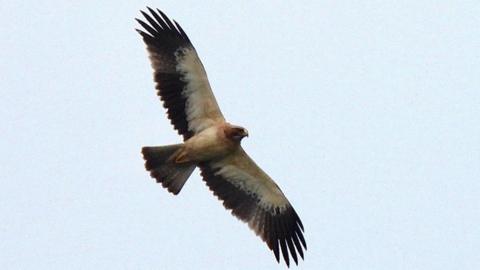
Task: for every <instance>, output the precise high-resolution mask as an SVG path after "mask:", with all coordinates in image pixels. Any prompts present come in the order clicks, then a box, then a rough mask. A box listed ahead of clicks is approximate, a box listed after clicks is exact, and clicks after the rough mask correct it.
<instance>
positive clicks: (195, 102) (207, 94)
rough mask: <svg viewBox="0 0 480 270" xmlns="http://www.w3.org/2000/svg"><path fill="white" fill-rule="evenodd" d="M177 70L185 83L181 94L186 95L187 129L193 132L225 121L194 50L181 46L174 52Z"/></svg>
mask: <svg viewBox="0 0 480 270" xmlns="http://www.w3.org/2000/svg"><path fill="white" fill-rule="evenodd" d="M175 57H176V60H177V63H178V64H177V66H176V69H177V72H180V73H181V74H183V81H184V82H185V83H186V86H185V88H184V89H183V92H182V95H183V96H184V97H186V104H185V113H186V116H187V121H188V127H189V130H191V131H193V132H194V133H199V132H200V131H202V130H204V129H206V128H208V127H210V126H212V125H214V124H215V123H218V122H223V121H225V120H224V118H223V115H222V114H221V112H220V109H219V107H218V104H217V101H216V100H215V97H214V96H213V93H212V90H211V88H210V84H209V82H208V77H207V75H206V72H205V69H204V68H203V65H202V63H201V62H200V59H199V58H198V55H197V53H196V51H195V50H194V49H192V48H181V49H179V50H177V51H176V52H175Z"/></svg>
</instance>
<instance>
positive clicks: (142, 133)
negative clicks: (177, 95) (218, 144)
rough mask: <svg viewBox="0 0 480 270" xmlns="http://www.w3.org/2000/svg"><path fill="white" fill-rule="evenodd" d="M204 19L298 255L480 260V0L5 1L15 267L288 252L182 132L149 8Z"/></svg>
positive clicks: (198, 42)
mask: <svg viewBox="0 0 480 270" xmlns="http://www.w3.org/2000/svg"><path fill="white" fill-rule="evenodd" d="M146 5H148V6H151V7H155V8H156V7H158V8H160V9H162V10H163V11H164V12H165V13H166V14H167V15H168V16H170V17H172V18H174V19H175V20H177V21H178V22H179V23H180V24H181V25H182V27H183V28H184V30H185V31H186V32H187V34H188V35H189V37H190V39H191V40H192V42H193V44H194V45H195V47H196V49H197V51H198V54H199V55H200V57H201V59H202V61H203V64H204V66H205V68H206V70H207V73H208V75H209V79H210V83H211V86H212V88H213V90H214V93H215V95H216V97H217V100H218V102H219V105H220V107H221V109H222V110H223V112H224V115H225V116H226V118H227V119H228V120H229V121H230V122H232V123H235V124H239V125H242V126H245V127H246V128H247V129H248V130H249V133H250V137H249V138H247V139H246V140H244V142H243V145H244V148H245V149H246V151H247V152H248V153H249V154H250V155H251V156H252V157H253V158H254V159H255V161H256V162H257V163H258V164H259V165H260V166H261V167H262V168H263V169H264V170H265V171H267V172H268V173H269V174H270V176H272V178H274V179H275V180H276V181H277V183H278V184H279V185H280V187H281V188H282V190H283V191H284V193H285V194H286V195H287V197H288V198H289V200H290V202H291V203H292V204H293V206H294V207H295V209H296V210H297V212H298V214H299V215H300V217H301V219H302V221H303V224H304V225H305V238H306V240H307V244H308V250H307V251H306V254H305V261H301V262H300V264H299V266H298V267H297V266H295V265H293V266H291V268H292V269H297V268H298V269H329V270H331V269H339V270H345V269H369V270H372V269H379V270H384V269H389V270H393V269H409V270H413V269H421V270H429V269H442V270H445V269H452V270H453V269H472V270H473V269H480V256H479V254H480V226H479V224H480V181H479V180H480V16H479V14H480V2H478V1H315V2H313V1H312V2H299V1H290V2H288V3H287V2H286V1H283V2H281V3H280V1H278V2H277V4H275V5H274V4H273V2H270V3H268V2H262V3H259V2H257V3H254V2H250V3H249V4H246V3H242V4H239V3H236V4H233V3H227V2H224V1H212V2H203V1H148V2H143V1H78V2H77V3H75V4H72V3H70V2H69V1H28V2H27V1H0V23H1V25H2V26H1V27H0V36H1V40H0V74H1V75H0V91H1V94H2V95H1V96H2V98H1V99H0V123H1V125H0V134H1V140H0V151H1V153H2V155H1V156H0V181H1V188H0V220H1V222H0V239H1V240H0V269H162V270H163V269H285V268H286V267H285V266H284V265H283V264H281V265H278V264H277V262H276V261H275V258H274V256H273V253H271V252H270V250H268V248H267V246H266V245H265V244H264V243H263V242H262V241H261V240H260V239H259V238H258V237H256V236H255V234H254V233H253V232H252V231H250V230H249V228H248V226H247V225H246V224H244V223H242V222H240V221H238V220H237V219H236V218H234V217H233V216H232V215H231V214H230V213H228V212H227V211H225V210H224V209H223V206H222V205H221V203H220V201H218V200H217V199H216V198H215V197H214V196H213V195H212V193H211V192H210V191H209V190H208V188H207V187H206V185H205V184H204V182H203V181H202V180H201V178H200V176H199V174H198V171H197V172H195V173H194V174H193V176H192V177H191V179H190V180H189V181H188V182H187V184H186V186H185V187H184V189H183V190H182V192H181V193H180V194H179V195H178V196H176V197H175V196H173V195H171V194H169V193H168V192H166V190H164V189H163V188H162V187H161V186H160V185H158V184H156V183H155V181H154V180H153V179H151V178H150V176H149V174H148V173H147V172H146V171H145V169H144V167H143V160H142V157H141V155H140V148H141V147H142V146H145V145H164V144H172V143H178V142H180V140H181V138H180V136H178V135H176V132H175V131H174V130H173V128H172V127H171V126H170V124H169V122H168V121H167V119H166V116H165V111H164V110H163V108H162V106H161V104H160V102H159V100H158V98H157V96H156V94H155V90H154V85H153V80H152V70H151V68H150V63H149V61H148V58H147V54H146V50H145V46H144V44H143V42H142V41H141V39H140V36H139V35H138V34H137V33H136V32H135V31H134V28H136V27H138V26H137V25H136V23H135V21H134V18H135V17H139V16H140V13H139V10H140V9H144V8H145V6H146Z"/></svg>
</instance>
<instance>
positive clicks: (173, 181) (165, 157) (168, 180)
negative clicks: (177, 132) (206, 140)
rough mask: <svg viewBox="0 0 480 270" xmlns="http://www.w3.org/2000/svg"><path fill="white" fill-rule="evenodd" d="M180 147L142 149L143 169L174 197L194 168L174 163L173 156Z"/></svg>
mask: <svg viewBox="0 0 480 270" xmlns="http://www.w3.org/2000/svg"><path fill="white" fill-rule="evenodd" d="M181 146H182V145H181V144H175V145H167V146H154V147H143V148H142V154H143V158H144V159H145V168H146V169H147V170H148V171H150V175H151V176H152V177H153V178H155V179H156V180H157V182H158V183H161V184H162V186H163V187H164V188H166V189H167V190H168V191H169V192H171V193H173V194H175V195H177V194H178V193H179V192H180V190H182V187H183V185H184V184H185V182H186V181H187V179H188V177H190V175H191V174H192V172H193V170H195V167H196V165H195V164H192V163H180V164H179V163H175V159H174V156H175V154H176V152H177V150H179V149H180V147H181Z"/></svg>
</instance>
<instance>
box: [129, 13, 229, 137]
mask: <svg viewBox="0 0 480 270" xmlns="http://www.w3.org/2000/svg"><path fill="white" fill-rule="evenodd" d="M148 10H149V12H150V14H147V13H145V12H143V11H142V14H143V16H144V17H145V19H146V20H147V22H148V23H146V22H144V21H141V20H139V19H137V21H138V23H139V24H140V25H141V26H142V27H143V29H144V30H138V29H137V31H138V33H140V35H141V36H142V38H143V41H144V42H145V44H146V45H147V50H148V52H149V54H150V61H151V63H152V67H153V69H154V80H155V82H156V88H157V90H158V95H159V96H160V99H161V100H162V101H163V106H164V107H165V108H166V109H167V114H168V118H169V119H170V122H171V123H172V125H173V126H174V128H175V129H176V130H177V131H178V133H179V134H181V135H183V138H184V139H185V140H186V139H188V138H190V137H192V136H193V135H195V134H196V133H199V132H200V131H202V130H204V129H206V128H208V127H210V126H212V125H214V124H215V123H218V122H223V121H225V119H224V117H223V115H222V112H221V111H220V108H219V107H218V104H217V101H216V100H215V96H214V95H213V92H212V89H211V88H210V84H209V82H208V78H207V73H206V72H205V69H204V68H203V65H202V62H201V61H200V58H198V55H197V52H196V51H195V48H194V47H193V45H192V43H191V42H190V39H189V38H188V37H187V34H185V32H184V31H183V29H182V28H181V27H180V25H179V24H178V23H177V22H175V21H173V22H172V21H171V20H170V19H169V18H168V17H167V16H166V15H165V14H164V13H163V12H161V11H160V10H158V9H157V11H154V10H152V9H151V8H148Z"/></svg>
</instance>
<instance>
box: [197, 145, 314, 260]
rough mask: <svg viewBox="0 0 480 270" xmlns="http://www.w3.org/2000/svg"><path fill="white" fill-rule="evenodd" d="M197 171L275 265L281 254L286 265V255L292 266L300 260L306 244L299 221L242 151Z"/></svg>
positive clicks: (263, 174) (201, 166)
mask: <svg viewBox="0 0 480 270" xmlns="http://www.w3.org/2000/svg"><path fill="white" fill-rule="evenodd" d="M199 167H200V169H201V171H202V176H203V179H204V181H205V182H206V183H207V185H208V187H209V188H210V190H212V191H213V193H214V194H215V195H216V196H217V197H218V198H219V199H221V200H222V201H223V205H224V206H225V208H227V209H230V210H232V214H234V215H235V216H236V217H237V218H239V219H240V220H242V221H244V222H246V223H248V225H249V226H250V228H251V229H252V230H253V231H255V233H256V234H257V235H258V236H260V237H261V238H262V240H263V241H265V242H266V243H267V245H268V247H269V248H270V249H271V250H273V253H274V254H275V257H276V259H277V261H278V260H279V259H280V250H281V251H282V255H283V259H284V260H285V263H286V264H287V265H289V252H290V255H291V256H292V258H293V260H294V261H295V263H297V262H298V258H297V252H298V254H299V255H300V257H302V258H303V249H302V246H303V248H304V249H306V248H307V244H306V242H305V239H304V237H303V225H302V222H301V221H300V218H299V217H298V215H297V213H296V212H295V209H293V207H292V205H290V202H289V201H288V200H287V198H286V197H285V195H284V194H283V192H282V191H281V190H280V188H279V187H278V186H277V184H276V183H275V182H274V181H273V180H272V179H271V178H270V177H269V176H268V175H267V174H266V173H265V172H264V171H263V170H262V169H261V168H260V167H258V166H257V164H255V162H254V161H253V160H252V159H251V158H250V157H249V156H248V155H247V153H245V151H244V150H243V149H242V148H239V149H238V151H236V152H235V153H233V154H230V155H228V156H226V157H225V158H222V159H220V160H216V161H210V162H206V163H202V164H200V165H199Z"/></svg>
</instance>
